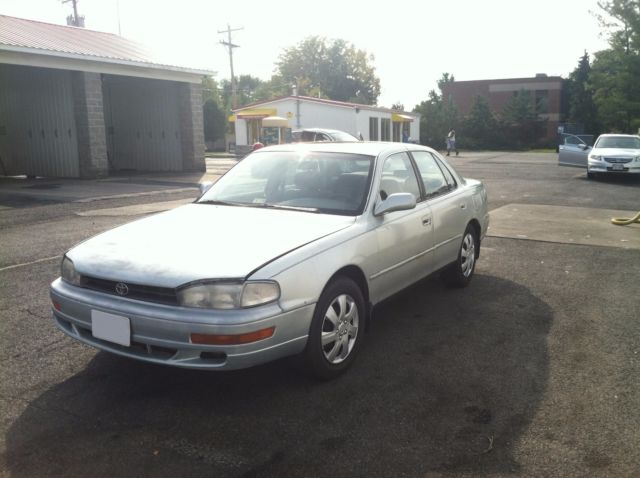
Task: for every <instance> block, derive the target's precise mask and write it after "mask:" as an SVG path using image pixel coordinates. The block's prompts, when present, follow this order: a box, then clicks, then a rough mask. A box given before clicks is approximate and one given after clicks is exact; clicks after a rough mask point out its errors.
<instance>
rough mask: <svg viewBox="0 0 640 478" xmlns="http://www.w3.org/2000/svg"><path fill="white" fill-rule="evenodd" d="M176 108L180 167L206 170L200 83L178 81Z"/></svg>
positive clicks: (187, 169)
mask: <svg viewBox="0 0 640 478" xmlns="http://www.w3.org/2000/svg"><path fill="white" fill-rule="evenodd" d="M178 109H179V113H180V137H181V142H182V144H181V147H182V168H183V170H184V171H206V163H205V160H204V118H203V113H202V85H200V84H196V83H178Z"/></svg>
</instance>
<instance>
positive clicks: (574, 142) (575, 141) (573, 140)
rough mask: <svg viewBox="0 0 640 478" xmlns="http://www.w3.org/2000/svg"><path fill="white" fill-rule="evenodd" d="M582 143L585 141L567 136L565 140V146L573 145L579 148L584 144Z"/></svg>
mask: <svg viewBox="0 0 640 478" xmlns="http://www.w3.org/2000/svg"><path fill="white" fill-rule="evenodd" d="M582 143H584V141H582V140H581V139H580V138H578V137H577V136H573V135H568V136H565V138H564V144H571V145H573V146H578V145H579V144H582Z"/></svg>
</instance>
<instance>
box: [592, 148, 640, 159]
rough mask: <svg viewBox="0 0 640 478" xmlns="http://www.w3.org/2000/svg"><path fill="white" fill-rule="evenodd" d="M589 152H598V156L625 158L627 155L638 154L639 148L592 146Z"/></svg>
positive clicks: (639, 154) (639, 152) (639, 153)
mask: <svg viewBox="0 0 640 478" xmlns="http://www.w3.org/2000/svg"><path fill="white" fill-rule="evenodd" d="M591 154H599V155H600V156H611V157H622V158H627V157H634V156H640V149H621V148H594V149H593V151H592V152H591Z"/></svg>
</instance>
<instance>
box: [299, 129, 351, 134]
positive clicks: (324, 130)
mask: <svg viewBox="0 0 640 478" xmlns="http://www.w3.org/2000/svg"><path fill="white" fill-rule="evenodd" d="M300 131H310V132H312V133H346V131H341V130H339V129H328V128H300V129H294V130H293V132H294V133H298V132H300ZM347 134H350V133H347Z"/></svg>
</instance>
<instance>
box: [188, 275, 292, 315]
mask: <svg viewBox="0 0 640 478" xmlns="http://www.w3.org/2000/svg"><path fill="white" fill-rule="evenodd" d="M279 298H280V286H278V283H277V282H272V281H261V282H259V281H256V282H245V283H237V282H234V283H230V282H211V283H208V284H207V283H204V284H195V285H191V286H187V287H184V288H182V289H179V290H178V303H179V304H180V305H181V306H183V307H197V308H200V309H242V308H246V307H255V306H256V305H261V304H266V303H269V302H273V301H275V300H278V299H279Z"/></svg>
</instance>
